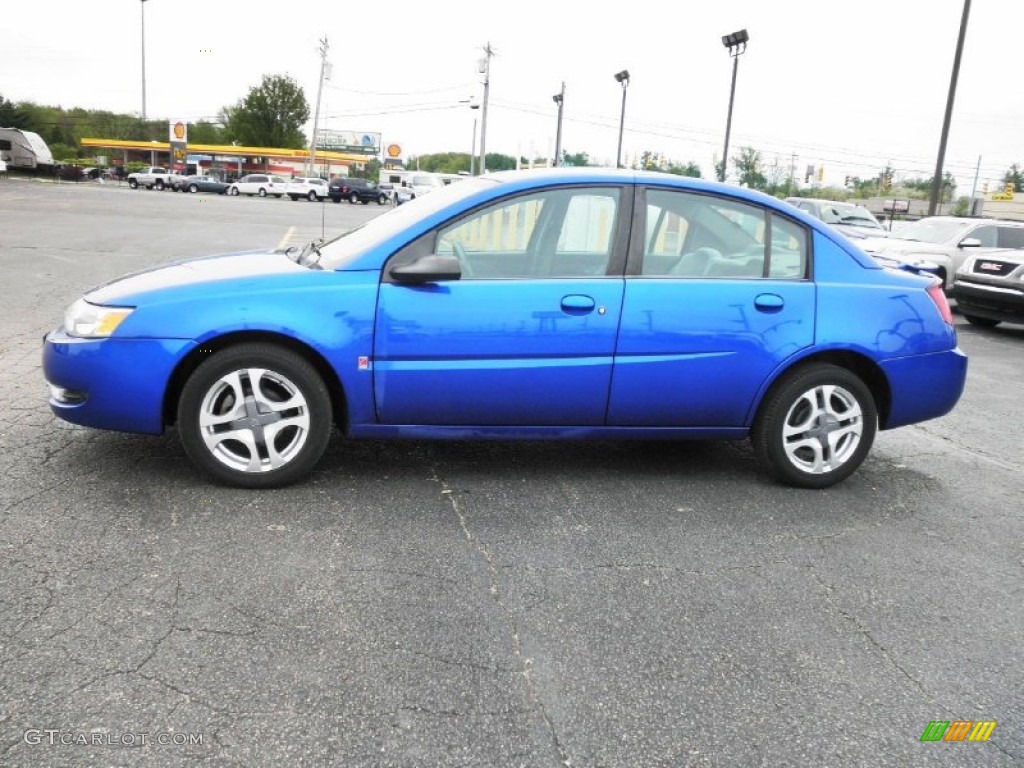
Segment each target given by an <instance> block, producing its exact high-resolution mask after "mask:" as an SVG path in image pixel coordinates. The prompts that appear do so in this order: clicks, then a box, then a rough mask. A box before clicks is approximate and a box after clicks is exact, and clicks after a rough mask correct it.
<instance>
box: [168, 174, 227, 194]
mask: <svg viewBox="0 0 1024 768" xmlns="http://www.w3.org/2000/svg"><path fill="white" fill-rule="evenodd" d="M229 186H231V185H230V184H227V183H225V182H223V181H218V180H217V179H215V178H214V177H212V176H183V177H181V178H180V179H176V180H175V182H174V191H175V192H192V193H195V192H213V193H215V194H218V195H223V194H224V193H225V192H226V191H227V189H228V187H229Z"/></svg>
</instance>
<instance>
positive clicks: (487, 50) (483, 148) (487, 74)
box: [479, 42, 494, 173]
mask: <svg viewBox="0 0 1024 768" xmlns="http://www.w3.org/2000/svg"><path fill="white" fill-rule="evenodd" d="M484 55H485V58H484V60H483V62H482V63H481V67H482V70H481V71H482V74H483V76H484V108H483V112H482V114H481V115H480V166H479V167H480V173H487V104H488V101H489V99H490V93H491V56H493V55H494V49H493V48H491V44H490V43H489V42H488V43H487V45H486V46H484Z"/></svg>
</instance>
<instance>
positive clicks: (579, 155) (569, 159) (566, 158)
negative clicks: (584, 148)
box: [561, 149, 590, 168]
mask: <svg viewBox="0 0 1024 768" xmlns="http://www.w3.org/2000/svg"><path fill="white" fill-rule="evenodd" d="M561 164H562V165H568V166H574V167H580V168H582V167H584V166H587V165H590V155H588V154H587V153H586V152H576V153H574V154H569V153H568V152H567V151H565V150H564V149H563V150H562V163H561Z"/></svg>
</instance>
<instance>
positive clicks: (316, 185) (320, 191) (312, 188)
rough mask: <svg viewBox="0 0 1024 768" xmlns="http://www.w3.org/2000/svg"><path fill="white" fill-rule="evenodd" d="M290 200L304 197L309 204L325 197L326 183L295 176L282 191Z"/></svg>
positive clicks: (321, 180) (311, 178)
mask: <svg viewBox="0 0 1024 768" xmlns="http://www.w3.org/2000/svg"><path fill="white" fill-rule="evenodd" d="M284 192H285V194H286V195H288V197H290V198H291V199H292V200H298V199H299V198H300V197H304V198H306V199H307V200H309V201H310V202H311V203H315V202H316V201H317V200H323V199H324V198H325V197H327V182H326V181H325V180H324V179H318V178H315V177H313V176H296V177H295V178H294V179H292V180H291V181H289V182H288V184H287V186H286V187H285V190H284Z"/></svg>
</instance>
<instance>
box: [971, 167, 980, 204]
mask: <svg viewBox="0 0 1024 768" xmlns="http://www.w3.org/2000/svg"><path fill="white" fill-rule="evenodd" d="M980 173H981V155H978V164H977V165H976V166H975V167H974V186H972V187H971V200H972V203H971V204H972V205H973V200H974V193H975V192H977V191H978V174H980Z"/></svg>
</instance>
